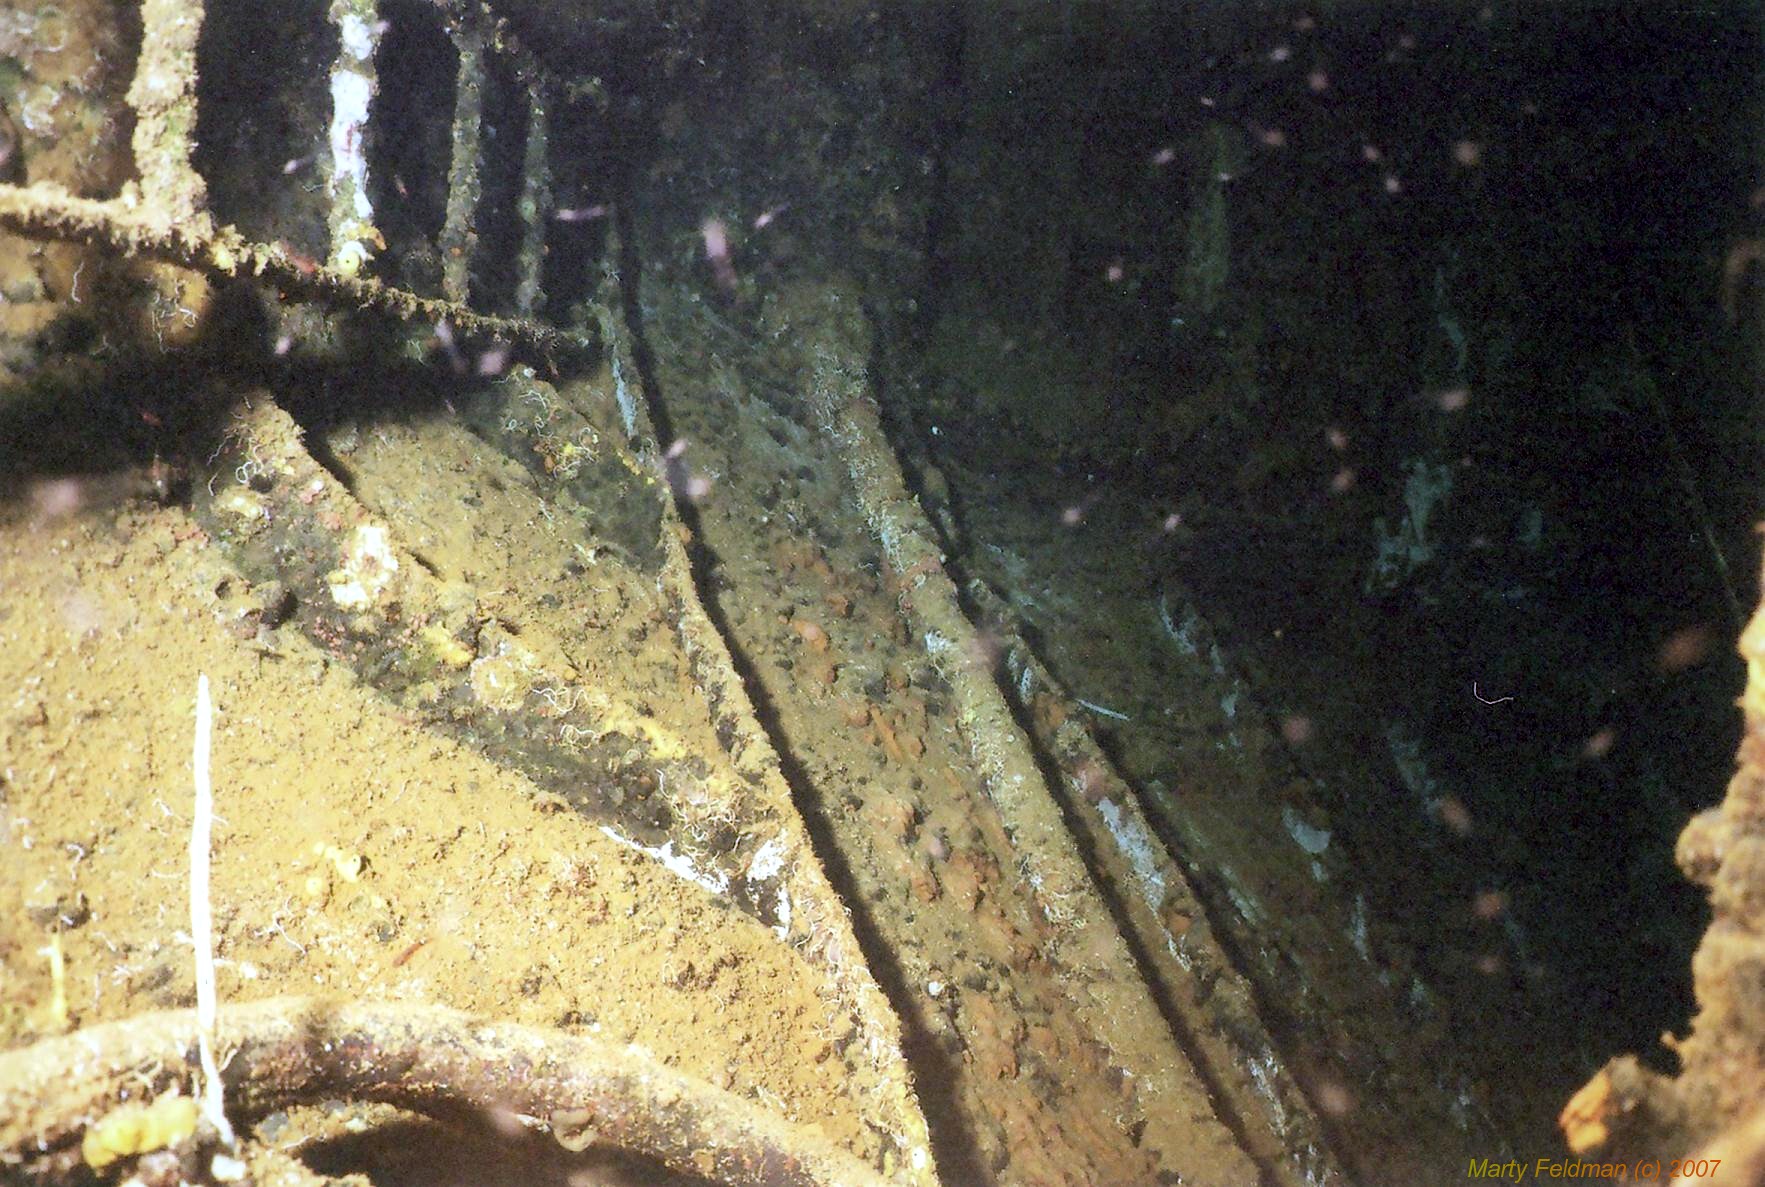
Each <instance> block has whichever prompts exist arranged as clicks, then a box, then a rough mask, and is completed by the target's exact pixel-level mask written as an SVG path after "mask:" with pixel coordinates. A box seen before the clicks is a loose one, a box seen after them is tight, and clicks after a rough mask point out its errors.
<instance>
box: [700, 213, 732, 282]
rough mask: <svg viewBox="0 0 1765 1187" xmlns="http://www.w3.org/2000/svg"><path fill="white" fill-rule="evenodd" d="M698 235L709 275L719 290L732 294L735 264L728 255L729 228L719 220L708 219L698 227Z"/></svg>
mask: <svg viewBox="0 0 1765 1187" xmlns="http://www.w3.org/2000/svg"><path fill="white" fill-rule="evenodd" d="M699 233H700V234H701V235H702V236H703V237H704V240H705V259H706V260H707V261H708V262H709V263H710V265H711V275H712V276H714V277H715V278H716V280H717V284H718V286H719V287H720V288H722V289H725V290H726V291H729V292H734V291H735V288H736V277H735V263H734V261H733V260H732V259H731V258H730V253H729V228H728V227H727V226H725V225H724V223H723V220H722V219H720V218H708V219H706V220H705V221H704V222H703V223H701V224H700V225H699Z"/></svg>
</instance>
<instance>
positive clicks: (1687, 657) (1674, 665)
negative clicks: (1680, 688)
mask: <svg viewBox="0 0 1765 1187" xmlns="http://www.w3.org/2000/svg"><path fill="white" fill-rule="evenodd" d="M1711 643H1712V636H1711V631H1710V628H1709V627H1707V626H1703V625H1698V626H1688V627H1685V628H1683V629H1682V630H1678V631H1675V632H1673V634H1672V635H1670V636H1668V638H1667V641H1666V642H1665V643H1662V644H1661V647H1660V650H1658V651H1657V652H1655V665H1656V666H1657V667H1659V668H1660V670H1661V671H1662V672H1664V673H1673V672H1683V671H1685V670H1686V669H1687V668H1692V667H1696V666H1697V665H1698V664H1701V663H1703V662H1704V660H1705V659H1707V658H1709V655H1710V650H1711Z"/></svg>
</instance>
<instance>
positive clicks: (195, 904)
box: [190, 673, 234, 1149]
mask: <svg viewBox="0 0 1765 1187" xmlns="http://www.w3.org/2000/svg"><path fill="white" fill-rule="evenodd" d="M213 719H214V706H213V704H212V703H211V702H210V701H209V696H208V675H207V673H200V674H198V675H197V677H196V755H195V759H194V761H193V764H192V765H193V766H194V768H195V772H196V812H195V816H194V818H193V819H192V820H191V821H190V936H191V939H192V941H193V943H194V944H195V947H196V1027H197V1047H198V1050H199V1053H200V1055H201V1059H202V1079H203V1085H202V1111H203V1113H204V1114H205V1115H206V1116H207V1117H208V1119H209V1122H210V1123H211V1124H212V1125H213V1126H214V1127H215V1129H216V1130H218V1131H219V1132H220V1135H221V1140H222V1141H223V1142H225V1143H226V1145H227V1147H228V1148H229V1149H231V1148H232V1146H233V1144H234V1142H233V1127H232V1126H231V1125H229V1124H228V1123H227V1115H226V1113H225V1112H223V1111H222V1108H221V1072H220V1069H219V1068H218V1067H217V1066H216V1065H215V1058H214V1027H215V982H214V917H213V913H212V912H211V911H210V910H209V905H208V857H209V852H208V851H209V836H210V834H211V833H212V832H213V820H214V790H213V789H212V788H211V787H210V785H209V779H208V746H209V735H210V733H211V732H212V729H213Z"/></svg>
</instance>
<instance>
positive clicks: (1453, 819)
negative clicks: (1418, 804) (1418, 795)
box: [1434, 795, 1472, 837]
mask: <svg viewBox="0 0 1765 1187" xmlns="http://www.w3.org/2000/svg"><path fill="white" fill-rule="evenodd" d="M1434 815H1436V816H1437V817H1439V818H1440V823H1442V824H1444V825H1446V827H1447V828H1450V829H1451V830H1452V831H1453V832H1455V833H1457V834H1458V835H1459V836H1461V837H1466V836H1470V834H1471V827H1472V825H1471V810H1470V809H1469V808H1467V807H1465V805H1464V802H1463V801H1462V800H1460V799H1459V798H1458V797H1457V796H1451V795H1448V796H1442V797H1441V798H1439V799H1437V800H1435V801H1434Z"/></svg>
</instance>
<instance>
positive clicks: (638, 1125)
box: [0, 997, 889, 1187]
mask: <svg viewBox="0 0 1765 1187" xmlns="http://www.w3.org/2000/svg"><path fill="white" fill-rule="evenodd" d="M218 1031H219V1034H220V1036H221V1039H222V1041H223V1042H224V1043H225V1044H226V1047H227V1050H228V1051H230V1052H232V1053H233V1054H232V1055H231V1056H230V1057H229V1060H228V1063H227V1067H226V1070H225V1072H224V1073H223V1079H224V1080H225V1081H226V1096H227V1107H228V1109H229V1110H232V1111H235V1112H237V1113H238V1114H239V1115H241V1116H262V1115H264V1114H266V1113H269V1112H272V1111H274V1110H276V1109H279V1108H283V1107H286V1106H288V1105H291V1104H299V1103H309V1102H316V1101H321V1100H326V1099H331V1098H336V1097H345V1098H349V1099H351V1100H358V1101H376V1102H382V1103H387V1104H393V1105H398V1106H401V1107H403V1108H408V1109H414V1110H416V1111H418V1112H432V1111H435V1110H437V1109H445V1108H447V1107H448V1106H452V1107H454V1108H457V1107H458V1106H460V1105H466V1106H468V1107H470V1108H475V1109H479V1110H482V1111H483V1112H484V1113H485V1114H486V1115H487V1116H497V1117H508V1116H510V1115H511V1114H512V1115H514V1116H516V1117H520V1118H524V1119H530V1123H531V1124H533V1125H535V1126H536V1127H537V1126H544V1127H546V1128H549V1129H550V1131H551V1132H552V1134H553V1136H555V1137H556V1138H557V1140H558V1142H559V1143H560V1144H561V1145H563V1146H564V1147H565V1148H566V1149H568V1150H583V1149H586V1148H587V1147H588V1146H590V1145H598V1146H601V1147H603V1148H610V1149H620V1150H626V1151H630V1152H632V1153H635V1154H640V1155H643V1156H645V1157H648V1158H653V1159H655V1160H657V1161H659V1162H661V1163H663V1164H664V1165H666V1166H668V1167H670V1168H671V1169H673V1170H676V1171H681V1172H685V1173H688V1174H693V1175H699V1176H703V1177H707V1178H712V1179H715V1180H716V1181H718V1182H721V1183H729V1184H734V1185H737V1187H822V1185H831V1184H840V1185H841V1187H889V1184H888V1182H887V1180H885V1179H883V1178H881V1177H879V1176H878V1175H877V1174H876V1173H875V1172H874V1171H872V1170H871V1169H870V1168H869V1167H867V1166H865V1165H863V1164H862V1163H860V1162H859V1161H858V1160H857V1159H855V1158H853V1157H852V1156H851V1155H849V1154H847V1153H845V1152H844V1151H842V1150H839V1149H837V1148H836V1147H834V1146H833V1145H831V1144H829V1143H828V1142H827V1141H825V1140H824V1139H822V1138H820V1137H818V1136H816V1135H814V1134H811V1133H808V1132H805V1131H804V1130H802V1129H799V1128H798V1127H796V1126H794V1125H792V1124H790V1123H789V1122H787V1121H785V1120H784V1119H783V1118H781V1117H779V1116H777V1115H775V1114H773V1113H770V1112H767V1111H765V1110H763V1109H760V1108H758V1107H757V1106H755V1105H753V1104H751V1103H749V1102H748V1101H746V1100H744V1099H742V1098H740V1097H738V1096H734V1095H732V1094H730V1093H728V1092H724V1091H722V1090H721V1089H718V1088H715V1087H713V1086H711V1085H710V1084H706V1083H703V1082H701V1081H699V1080H695V1079H693V1078H692V1077H690V1076H687V1075H684V1074H682V1073H680V1072H677V1071H674V1070H673V1069H671V1068H667V1067H664V1066H662V1065H661V1064H660V1063H657V1062H656V1061H655V1060H654V1059H651V1058H650V1057H648V1056H645V1055H643V1054H640V1053H639V1052H637V1051H636V1050H634V1049H632V1048H629V1047H619V1046H615V1045H613V1044H610V1043H606V1042H602V1041H600V1040H598V1039H594V1038H591V1037H589V1036H586V1035H577V1034H569V1033H566V1032H564V1031H555V1030H541V1029H538V1028H535V1027H528V1026H518V1025H515V1024H513V1023H507V1022H491V1021H486V1020H484V1019H480V1018H474V1017H472V1016H471V1015H468V1014H462V1013H460V1012H458V1011H456V1010H449V1009H446V1008H444V1007H441V1006H432V1005H417V1004H409V1003H399V1002H373V1003H368V1002H337V1003H330V1002H326V1001H323V1000H319V999H314V998H302V997H292V998H272V999H270V1000H268V1001H262V1002H254V1003H252V1004H250V1005H241V1006H233V1007H230V1008H226V1009H223V1010H222V1011H221V1013H220V1018H219V1025H218ZM195 1044H196V1012H195V1011H194V1010H168V1011H164V1012H160V1013H154V1014H145V1015H142V1016H140V1017H137V1018H132V1019H129V1020H127V1021H123V1022H108V1023H103V1024H101V1025H97V1026H92V1027H88V1028H87V1029H85V1030H81V1031H77V1032H75V1033H73V1034H70V1035H64V1036H61V1037H58V1038H53V1039H45V1040H43V1041H42V1042H40V1043H37V1044H36V1045H34V1046H31V1047H26V1048H24V1049H23V1050H19V1051H12V1052H8V1053H7V1054H5V1055H0V1167H5V1168H7V1173H8V1174H10V1173H19V1172H24V1173H27V1174H28V1173H32V1172H33V1171H35V1172H42V1173H45V1174H50V1175H53V1174H55V1173H57V1172H58V1171H64V1170H71V1169H73V1167H74V1166H77V1165H78V1161H79V1159H80V1145H81V1141H82V1138H83V1137H84V1135H85V1134H86V1132H87V1130H88V1129H89V1128H90V1127H94V1126H101V1125H102V1124H103V1118H104V1117H105V1115H106V1114H107V1113H109V1112H110V1111H111V1110H112V1109H114V1108H116V1107H117V1106H119V1105H121V1104H123V1103H124V1102H126V1101H139V1100H143V1099H147V1098H151V1097H153V1096H156V1095H158V1094H160V1093H163V1092H166V1091H168V1090H170V1089H172V1088H174V1087H177V1086H180V1085H181V1084H182V1083H183V1081H184V1079H185V1072H186V1071H187V1069H188V1065H189V1054H190V1052H191V1050H192V1049H193V1048H194V1047H195Z"/></svg>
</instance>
